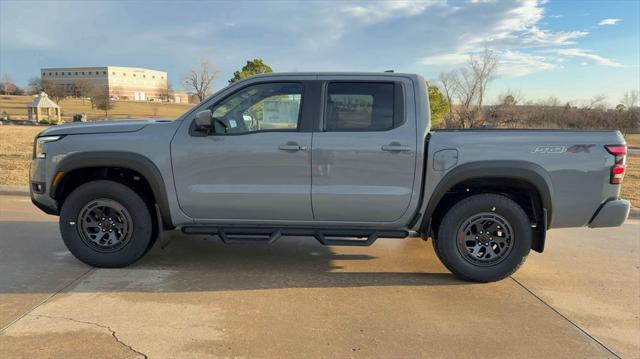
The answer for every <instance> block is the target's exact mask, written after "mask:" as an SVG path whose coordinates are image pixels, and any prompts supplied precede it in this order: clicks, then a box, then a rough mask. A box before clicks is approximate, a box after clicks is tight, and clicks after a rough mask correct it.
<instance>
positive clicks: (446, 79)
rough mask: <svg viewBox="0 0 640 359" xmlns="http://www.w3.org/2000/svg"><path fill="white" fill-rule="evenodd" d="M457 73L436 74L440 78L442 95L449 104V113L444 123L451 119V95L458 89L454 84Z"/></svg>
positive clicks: (456, 81)
mask: <svg viewBox="0 0 640 359" xmlns="http://www.w3.org/2000/svg"><path fill="white" fill-rule="evenodd" d="M457 77H458V73H457V72H455V71H450V72H441V73H440V75H439V76H438V80H440V87H441V88H442V93H443V94H444V97H445V98H446V99H447V103H448V104H449V114H448V115H447V118H446V120H445V123H447V124H448V123H449V122H450V121H452V120H453V97H454V95H455V93H456V92H457V91H458V89H457V87H456V84H457V83H458V80H457Z"/></svg>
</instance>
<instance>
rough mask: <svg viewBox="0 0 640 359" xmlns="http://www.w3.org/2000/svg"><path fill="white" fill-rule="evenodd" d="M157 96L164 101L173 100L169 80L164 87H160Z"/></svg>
mask: <svg viewBox="0 0 640 359" xmlns="http://www.w3.org/2000/svg"><path fill="white" fill-rule="evenodd" d="M158 97H159V98H160V100H162V101H164V102H169V101H173V88H172V86H171V83H170V82H168V81H167V87H166V88H161V89H160V93H159V94H158Z"/></svg>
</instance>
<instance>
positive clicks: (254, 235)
mask: <svg viewBox="0 0 640 359" xmlns="http://www.w3.org/2000/svg"><path fill="white" fill-rule="evenodd" d="M182 232H183V233H185V234H204V235H215V236H218V237H220V239H221V240H222V242H223V243H225V244H271V243H273V242H275V241H277V240H278V239H280V238H281V237H284V236H311V237H314V238H315V239H316V240H317V241H318V242H320V243H321V244H323V245H325V246H370V245H372V244H373V242H375V241H376V240H377V239H378V238H406V237H408V236H409V232H408V231H406V230H391V229H360V228H358V229H324V228H304V227H301V228H288V227H287V228H266V227H218V226H186V227H182Z"/></svg>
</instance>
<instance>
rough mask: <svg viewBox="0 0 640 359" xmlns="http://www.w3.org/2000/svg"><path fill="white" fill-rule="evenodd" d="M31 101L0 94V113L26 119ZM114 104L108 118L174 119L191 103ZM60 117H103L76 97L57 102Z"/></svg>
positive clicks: (87, 103)
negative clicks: (84, 115)
mask: <svg viewBox="0 0 640 359" xmlns="http://www.w3.org/2000/svg"><path fill="white" fill-rule="evenodd" d="M32 101H33V97H31V96H0V115H1V114H3V113H5V112H6V113H8V114H9V115H10V116H11V118H12V119H18V120H24V119H27V104H29V103H31V102H32ZM114 103H115V106H114V108H113V109H112V110H110V111H109V118H110V119H123V118H145V117H157V118H169V119H174V118H177V117H178V116H180V115H182V114H183V113H185V112H186V111H187V110H188V109H190V108H191V107H192V106H193V105H187V104H173V103H162V102H145V101H114ZM58 105H59V106H60V110H61V112H62V117H63V119H64V120H66V121H70V120H71V118H72V117H73V115H75V114H77V113H86V114H87V117H88V118H89V119H90V120H92V119H94V120H95V119H104V118H105V116H104V111H101V110H98V109H92V108H91V102H90V101H88V100H85V101H84V102H83V101H82V100H81V99H77V98H66V99H64V100H62V101H60V103H59V104H58Z"/></svg>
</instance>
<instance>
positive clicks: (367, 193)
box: [312, 76, 417, 222]
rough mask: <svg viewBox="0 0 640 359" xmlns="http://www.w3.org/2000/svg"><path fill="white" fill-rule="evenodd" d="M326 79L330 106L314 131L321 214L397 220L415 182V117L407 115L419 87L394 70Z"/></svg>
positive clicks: (317, 215) (315, 191)
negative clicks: (398, 76) (410, 99)
mask: <svg viewBox="0 0 640 359" xmlns="http://www.w3.org/2000/svg"><path fill="white" fill-rule="evenodd" d="M319 79H321V80H324V81H323V102H324V111H323V116H322V120H321V121H320V122H321V124H320V131H319V132H315V133H314V135H313V146H312V180H313V185H312V205H313V213H314V219H315V220H316V221H344V222H393V221H396V220H398V219H399V218H401V217H402V215H403V214H404V213H405V212H406V210H407V208H408V207H409V204H410V202H411V198H412V195H413V187H414V185H415V184H414V178H415V168H416V146H417V139H416V122H415V118H411V119H408V118H407V116H405V114H406V113H407V111H406V107H407V101H406V99H407V97H408V96H413V92H412V88H411V87H410V86H407V83H405V82H403V81H399V80H396V81H394V80H389V78H388V77H385V78H380V79H371V80H359V81H353V77H349V78H344V79H342V78H341V77H340V76H327V77H323V76H320V77H319ZM408 92H409V93H408Z"/></svg>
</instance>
